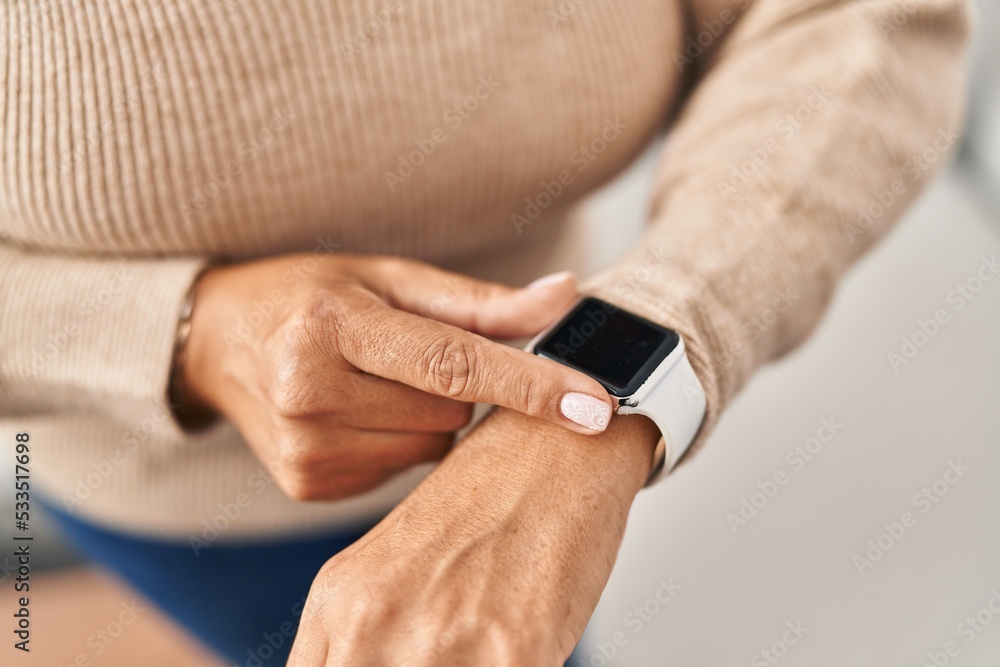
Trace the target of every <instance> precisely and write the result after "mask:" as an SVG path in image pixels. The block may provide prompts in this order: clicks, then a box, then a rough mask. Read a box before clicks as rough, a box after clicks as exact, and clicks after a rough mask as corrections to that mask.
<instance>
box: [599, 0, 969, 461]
mask: <svg viewBox="0 0 1000 667" xmlns="http://www.w3.org/2000/svg"><path fill="white" fill-rule="evenodd" d="M706 4H707V2H706ZM714 4H717V3H714ZM734 7H735V5H734ZM699 11H701V13H702V14H704V13H705V6H702V7H700V8H694V9H692V12H691V13H692V14H693V15H695V16H697V17H698V18H697V19H695V20H692V22H691V23H692V26H691V29H690V30H689V33H690V34H691V36H692V39H689V40H686V42H685V44H687V45H688V47H689V49H688V51H686V52H685V53H684V54H676V55H677V57H676V58H675V63H676V64H677V66H678V68H680V69H682V70H683V69H684V68H685V67H686V66H689V65H690V66H691V71H695V70H698V71H701V72H702V73H701V75H700V78H699V80H698V81H697V83H696V86H695V87H694V89H693V92H692V94H691V95H690V97H689V98H688V99H687V100H686V104H685V105H684V107H683V109H682V110H681V112H680V114H679V116H678V118H677V121H676V123H675V125H674V126H673V129H672V131H671V133H670V134H669V135H668V139H667V145H666V147H665V149H664V151H665V152H664V154H663V156H662V162H661V166H660V169H659V170H658V176H657V180H656V185H655V190H654V201H653V205H652V213H651V224H650V226H649V229H648V230H647V232H646V233H645V235H644V237H643V239H642V242H641V243H639V244H638V245H637V246H636V247H635V248H633V249H632V251H631V252H630V253H629V254H628V255H627V256H626V257H625V258H624V259H623V260H621V261H619V262H618V263H616V264H615V265H613V266H612V267H610V268H608V269H606V270H605V271H603V272H601V273H600V274H599V275H597V276H596V277H594V279H593V280H591V281H590V282H589V283H588V284H587V285H585V288H586V289H587V291H589V292H591V293H595V294H597V295H598V296H601V297H603V298H605V299H606V300H608V301H611V302H613V303H616V304H618V305H620V306H622V307H625V308H628V309H630V310H633V311H635V312H638V313H641V314H644V315H645V316H646V317H649V318H650V319H652V320H654V321H659V322H662V323H663V324H666V325H668V326H671V327H673V328H674V329H676V330H677V331H679V332H680V333H681V334H682V336H683V337H684V338H685V342H686V344H687V347H688V354H689V356H690V358H691V363H692V365H693V366H694V368H695V371H696V373H697V374H698V376H699V379H701V381H702V384H703V385H704V389H705V393H706V398H707V403H708V414H707V416H706V421H705V423H704V425H703V427H702V430H701V432H700V433H699V435H698V438H697V441H696V442H695V443H694V445H693V449H696V448H697V447H698V446H699V445H701V444H702V443H703V442H704V440H705V438H706V436H707V435H708V434H709V433H710V432H711V431H712V429H713V427H714V426H715V424H716V422H717V420H718V418H719V416H720V414H721V413H722V411H723V409H724V407H725V406H726V404H727V403H728V402H729V401H730V400H731V398H732V397H733V395H734V394H735V393H736V392H737V391H738V390H739V389H740V387H741V386H743V385H744V383H745V382H746V381H747V379H748V378H749V376H750V375H751V373H753V371H754V370H755V369H756V368H757V367H758V366H760V365H761V364H763V363H764V362H766V361H768V360H771V359H774V358H776V357H778V356H779V355H781V354H783V353H784V352H786V351H788V350H790V349H791V348H793V347H795V346H796V345H797V344H798V343H800V342H801V341H802V340H803V339H804V338H805V337H806V336H807V335H808V334H809V332H810V331H811V330H812V329H813V328H814V327H815V325H816V324H817V322H818V321H819V319H820V317H821V315H822V313H823V311H824V309H825V308H826V305H827V303H828V301H829V299H830V297H831V294H832V292H833V290H834V287H835V285H836V282H837V280H838V279H839V278H840V276H841V275H842V274H843V273H844V272H845V271H846V270H847V269H848V267H849V266H850V265H851V263H852V262H854V261H855V260H856V259H857V258H858V257H859V256H860V255H861V254H862V253H864V252H865V250H866V249H867V248H869V247H870V246H871V245H872V244H873V243H874V242H875V241H876V240H877V239H878V238H879V237H881V236H882V235H883V234H884V233H885V232H886V230H887V229H888V228H889V227H890V226H891V224H892V223H893V222H894V221H895V220H896V218H897V217H898V216H899V215H900V214H901V213H902V212H903V210H904V209H905V207H906V205H907V204H908V203H909V202H910V201H911V200H912V199H913V198H914V197H915V195H916V194H918V192H919V191H920V190H921V188H922V187H923V186H924V185H925V184H926V183H927V181H928V180H929V178H930V176H931V175H932V174H933V172H934V171H935V170H936V168H938V167H939V166H940V165H941V164H942V163H943V162H945V161H946V155H947V154H948V153H949V151H950V149H951V148H952V147H953V146H954V144H956V142H957V139H958V134H957V133H958V130H959V125H960V122H961V117H962V99H963V92H964V86H965V80H964V58H965V51H966V43H967V37H968V32H969V27H968V11H969V10H968V7H967V5H966V4H965V2H964V1H963V0H913V1H912V2H910V1H907V2H899V0H865V1H854V2H847V1H845V2H838V1H831V0H798V1H793V2H789V1H788V0H758V1H757V2H756V3H755V4H753V5H752V6H751V7H750V8H749V9H748V10H747V11H746V13H744V14H743V15H742V16H741V17H740V18H739V19H738V20H735V21H733V19H732V17H733V14H731V13H730V14H724V15H722V17H721V18H722V19H723V22H728V23H733V25H732V27H731V29H730V30H729V31H728V33H727V34H725V35H724V37H719V38H715V39H718V40H719V42H720V43H719V44H712V45H706V46H707V48H705V49H698V48H690V47H691V45H692V44H699V42H698V41H697V40H702V42H701V43H704V42H709V41H711V39H710V37H709V35H711V33H710V32H706V33H703V34H700V35H698V34H697V33H698V28H696V27H694V25H693V24H694V23H695V21H697V23H698V26H701V24H702V23H705V22H704V21H702V20H701V19H706V20H709V21H710V20H711V18H713V17H711V16H709V17H705V16H699V15H698V13H699ZM711 11H713V12H714V11H715V10H714V9H713V10H711ZM727 18H728V19H729V20H728V21H725V19H727ZM718 23H720V21H716V22H715V23H713V24H712V25H715V24H718ZM705 25H710V24H709V23H705ZM699 57H700V58H705V59H706V60H707V62H697V59H698V58H699ZM685 73H687V72H685Z"/></svg>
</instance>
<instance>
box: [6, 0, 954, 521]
mask: <svg viewBox="0 0 1000 667" xmlns="http://www.w3.org/2000/svg"><path fill="white" fill-rule="evenodd" d="M748 6H749V9H747V7H748ZM967 12H968V10H967V8H966V6H965V4H964V3H963V2H962V1H961V0H915V1H914V2H912V3H903V2H899V1H897V0H866V1H864V2H830V1H828V0H757V2H755V3H753V4H752V6H750V3H749V2H747V1H746V0H692V1H691V2H682V1H680V0H634V1H632V2H619V1H615V0H507V1H505V2H485V1H483V0H423V1H418V0H384V1H382V0H167V1H165V2H153V1H145V0H65V1H60V0H53V1H48V2H40V1H36V0H3V1H2V3H0V76H2V77H3V86H2V89H0V90H2V92H0V118H2V121H0V133H2V135H0V170H2V171H0V235H2V237H0V418H2V426H3V434H2V435H3V440H4V442H12V434H13V432H15V431H18V430H28V431H30V432H31V436H32V442H33V443H34V450H33V455H34V475H35V481H36V482H37V483H38V484H39V485H41V486H42V487H43V488H44V489H45V490H46V491H47V493H48V494H49V495H50V496H51V497H53V498H54V499H55V500H56V501H57V502H60V503H62V504H65V505H66V506H67V507H70V508H71V509H72V510H73V511H74V512H77V513H78V514H79V515H80V516H83V517H86V518H89V519H91V520H94V521H98V522H101V523H105V524H112V525H117V526H119V527H121V528H123V529H126V530H135V531H145V532H151V533H156V534H162V535H174V536H176V537H186V536H188V535H191V534H202V533H203V532H204V530H205V529H204V526H205V522H212V521H213V520H215V521H216V523H219V524H224V523H227V524H229V525H230V528H229V530H227V531H226V532H225V535H224V536H223V538H220V539H230V538H231V537H238V536H246V535H251V534H258V535H259V534H267V533H274V532H278V531H302V530H306V529H310V528H317V527H321V526H328V525H333V524H338V523H345V522H352V521H363V520H366V519H368V518H370V517H372V516H376V515H377V514H379V513H380V512H382V511H384V510H385V509H386V508H387V507H388V506H390V505H391V504H392V503H393V502H395V501H396V500H397V499H398V498H399V496H400V494H401V493H403V492H404V491H405V489H406V488H407V487H408V485H410V484H412V481H413V480H412V478H411V479H409V480H407V479H403V480H398V481H397V482H395V483H393V484H390V485H388V486H387V487H384V488H383V489H380V490H377V491H375V492H373V493H370V494H367V495H365V496H362V497H359V498H355V499H352V500H348V501H344V502H338V503H329V504H313V505H306V504H298V503H293V502H292V501H289V500H286V499H284V498H283V497H282V496H281V494H280V492H279V491H278V490H277V488H276V487H275V486H274V485H273V484H270V483H269V482H268V480H267V477H266V473H265V472H264V471H263V470H261V469H260V467H259V464H257V463H256V462H255V460H254V459H253V457H252V456H251V455H250V453H249V452H248V451H247V449H246V447H245V445H244V444H243V443H242V442H241V440H240V438H239V436H238V434H237V433H236V432H235V431H234V429H232V428H231V427H230V426H227V425H223V426H221V427H219V428H217V429H215V430H213V431H211V432H209V433H207V434H205V435H203V436H200V437H197V438H188V437H185V436H183V435H182V434H181V433H180V432H179V431H178V430H177V428H176V427H175V425H174V424H173V423H172V421H171V419H170V417H169V410H168V407H167V405H166V403H165V398H164V390H165V385H166V381H167V373H168V367H169V364H170V357H171V346H172V343H173V337H174V331H175V326H176V318H177V314H178V308H179V305H180V302H181V300H182V297H183V294H184V293H185V291H186V290H187V289H188V286H189V284H190V282H191V281H192V278H193V276H194V275H195V273H196V272H197V270H198V268H199V267H200V266H201V265H202V264H203V262H204V261H206V260H207V259H210V258H218V257H227V258H232V259H242V258H251V257H258V256H261V255H268V254H275V253H282V252H287V251H293V250H296V251H302V250H305V251H308V250H316V251H317V252H345V251H350V252H378V253H389V254H398V255H407V256H413V257H418V258H422V259H426V260H429V261H433V262H438V263H446V264H461V263H463V262H464V264H465V265H468V266H475V265H476V263H477V258H479V257H487V256H495V255H496V254H497V253H499V252H506V253H510V255H511V256H513V257H516V256H518V255H522V254H523V251H525V250H526V249H527V248H529V247H531V246H533V245H536V244H539V243H541V242H542V239H543V238H544V237H545V229H546V228H547V226H549V225H557V224H559V222H558V221H559V220H560V219H561V218H562V211H563V210H565V209H566V207H567V206H568V205H569V204H570V203H572V202H574V201H576V200H578V199H579V198H580V197H581V196H582V195H584V194H586V193H587V192H588V191H590V190H592V189H593V188H594V187H596V186H597V185H599V184H601V183H603V182H605V181H607V180H608V179H609V178H610V177H612V176H613V175H615V174H616V173H617V172H619V171H620V170H621V169H622V168H623V167H624V166H625V165H626V164H627V163H628V162H629V160H630V159H631V158H632V157H634V156H635V155H636V154H637V153H638V152H639V151H640V150H641V149H642V148H643V147H644V146H645V145H646V144H647V143H648V142H649V141H650V139H651V138H652V137H653V136H654V134H655V133H656V132H657V131H658V130H659V129H661V128H662V127H664V126H665V125H666V124H667V123H669V124H670V128H671V132H670V135H669V140H668V144H667V148H666V150H665V152H664V154H663V157H662V166H661V168H660V170H659V176H658V180H657V186H656V190H655V198H654V201H653V202H652V203H651V204H652V205H651V216H650V221H651V224H650V227H649V230H648V233H647V234H646V236H645V238H644V239H643V241H642V242H641V243H640V244H639V245H638V246H637V247H636V248H634V250H633V251H632V252H631V253H630V254H629V255H628V256H627V257H626V258H625V259H623V260H621V261H619V262H617V263H616V264H615V265H614V266H612V267H609V268H608V269H607V270H606V271H604V272H602V273H601V274H600V275H598V276H595V277H593V278H592V279H591V280H590V281H589V282H588V288H589V289H591V290H594V291H596V292H597V293H599V294H600V295H602V296H603V297H604V298H606V299H608V300H611V301H613V302H615V303H618V304H620V305H622V306H624V307H627V308H629V309H632V310H634V311H638V312H640V313H643V314H645V315H646V316H648V317H650V318H651V319H654V320H657V321H660V322H662V323H664V324H666V325H668V326H671V327H673V328H675V329H677V330H679V331H680V332H681V334H682V335H683V336H684V337H685V339H686V341H687V345H688V350H689V354H690V356H691V358H692V363H693V364H694V366H695V369H696V371H697V373H698V374H699V376H700V377H701V379H702V382H703V383H704V385H705V389H706V393H707V395H708V403H709V416H708V423H707V426H706V428H705V429H703V432H702V436H701V438H700V440H704V436H705V435H706V434H707V433H709V432H710V431H711V428H712V425H713V424H714V423H715V422H716V420H717V419H718V418H719V415H720V413H721V411H722V410H723V408H724V407H725V405H726V403H727V402H728V401H729V400H730V399H731V397H732V396H733V395H734V393H735V392H736V391H737V390H738V389H739V388H740V387H741V386H742V385H743V384H744V383H745V381H746V380H747V378H748V377H749V376H750V374H751V373H752V372H753V371H754V369H756V368H757V367H758V366H759V365H761V364H762V363H764V362H766V361H767V360H769V359H772V358H774V357H776V356H777V355H780V354H782V353H783V352H785V351H787V350H789V349H790V348H792V347H793V346H795V345H796V344H797V343H798V342H799V341H801V340H802V339H803V338H804V337H805V336H806V335H807V334H808V332H809V331H810V330H811V329H812V328H813V327H814V326H815V325H816V323H817V321H818V320H819V318H820V315H821V313H822V312H823V309H824V307H825V304H826V303H827V301H828V299H829V297H830V295H831V293H832V291H833V289H834V287H835V284H836V282H837V279H838V278H839V276H841V274H842V273H843V272H844V271H845V270H846V269H847V268H848V266H849V265H850V264H851V262H852V261H853V260H855V259H856V258H857V257H858V256H859V255H860V254H861V253H862V252H863V251H864V250H865V249H866V248H868V247H869V246H870V245H871V244H872V243H873V242H874V241H875V240H876V239H877V238H878V237H879V236H881V235H882V233H883V232H884V231H885V230H886V229H887V228H888V227H889V225H890V224H891V222H892V221H893V220H894V219H896V218H897V216H898V215H899V214H900V212H901V211H902V210H903V208H904V206H905V204H906V203H907V202H908V201H909V200H910V199H912V198H913V197H914V196H915V195H916V194H917V193H918V192H919V190H920V189H921V187H922V186H923V185H924V183H925V182H926V181H927V180H928V178H929V177H930V175H931V173H932V171H933V168H932V166H931V165H940V164H941V162H942V160H940V159H937V158H936V157H935V159H933V160H932V159H931V157H934V156H936V155H938V153H939V152H940V151H944V150H947V148H948V147H949V146H950V144H952V143H954V134H953V133H954V131H955V130H956V129H957V126H958V124H959V123H960V115H961V102H960V101H961V99H962V88H963V71H962V59H963V55H964V48H965V42H966V35H967ZM560 181H561V182H560ZM895 182H898V183H899V184H900V185H899V186H898V187H897V186H894V183H895ZM894 187H895V188H896V190H897V192H896V194H895V195H894V197H893V198H894V199H895V202H894V203H893V204H892V205H889V206H884V205H883V204H882V203H880V201H879V193H881V192H883V191H886V190H892V189H893V188H894ZM607 224H608V225H612V226H613V225H614V224H615V221H614V220H608V221H607ZM538 268H539V271H534V273H535V274H537V273H538V272H540V268H541V267H538ZM531 272H533V271H532V269H530V268H529V273H531ZM241 494H243V495H241ZM246 499H249V500H248V501H247V502H246V503H243V502H242V500H246ZM238 501H239V502H238ZM234 503H235V506H236V507H238V509H237V510H236V513H237V516H236V518H233V519H231V520H230V521H228V522H226V521H218V517H219V515H221V514H224V513H225V512H227V511H228V512H229V513H232V512H233V511H234V510H233V507H234ZM244 505H245V506H244ZM227 508H228V509H227Z"/></svg>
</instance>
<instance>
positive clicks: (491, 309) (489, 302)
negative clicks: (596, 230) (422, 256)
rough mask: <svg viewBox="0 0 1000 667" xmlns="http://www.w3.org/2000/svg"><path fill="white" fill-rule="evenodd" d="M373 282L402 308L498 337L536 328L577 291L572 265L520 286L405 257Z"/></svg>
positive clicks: (526, 333) (549, 320)
mask: <svg viewBox="0 0 1000 667" xmlns="http://www.w3.org/2000/svg"><path fill="white" fill-rule="evenodd" d="M375 282H377V283H378V284H377V285H373V287H375V288H376V289H377V290H378V291H379V292H381V293H382V294H383V295H384V296H385V297H386V298H387V299H388V300H389V302H390V303H392V305H393V306H395V307H396V308H399V309H400V310H405V311H407V312H410V313H414V314H418V315H424V316H425V317H429V318H431V319H435V320H437V321H439V322H444V323H446V324H452V325H454V326H456V327H459V328H461V329H465V330H466V331H472V332H475V333H478V334H482V335H484V336H494V337H497V338H519V337H521V336H532V335H534V334H536V333H538V332H539V331H541V330H542V329H544V328H545V327H546V326H547V325H549V324H551V323H552V321H553V319H554V318H555V317H556V316H557V315H558V314H559V313H562V312H563V311H565V310H566V308H568V307H569V305H570V303H572V301H573V300H574V299H575V298H576V296H577V293H576V279H575V278H574V277H573V274H572V273H570V272H569V271H560V272H558V273H553V274H550V275H548V276H545V277H543V278H539V279H538V280H536V281H535V282H533V283H531V284H530V285H528V286H527V287H523V288H517V287H510V286H507V285H502V284H500V283H495V282H490V281H485V280H479V279H476V278H471V277H469V276H463V275H461V274H458V273H452V272H450V271H444V270H442V269H438V268H436V267H433V266H430V265H427V264H423V263H420V262H412V261H407V260H404V261H403V262H399V263H395V264H393V265H390V266H388V267H386V268H384V269H383V270H382V271H381V272H380V274H379V275H378V276H376V277H375Z"/></svg>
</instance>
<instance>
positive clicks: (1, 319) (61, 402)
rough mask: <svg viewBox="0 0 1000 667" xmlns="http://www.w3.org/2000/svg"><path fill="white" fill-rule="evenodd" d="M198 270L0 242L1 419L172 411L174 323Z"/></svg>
mask: <svg viewBox="0 0 1000 667" xmlns="http://www.w3.org/2000/svg"><path fill="white" fill-rule="evenodd" d="M201 267H202V262H201V261H200V260H197V259H163V260H150V259H100V258H85V257H73V256H67V255H54V254H43V253H36V252H31V251H28V250H23V249H20V248H18V247H15V246H12V245H9V244H0V417H7V416H14V415H37V414H45V413H55V412H61V413H65V412H70V411H94V410H96V411H100V412H103V413H105V414H108V415H111V416H113V417H116V418H119V419H121V420H124V421H130V422H131V421H134V420H135V419H136V416H137V415H152V414H155V415H163V414H170V412H169V405H168V404H167V399H166V387H167V378H168V374H169V370H170V363H171V359H172V355H173V345H174V337H175V334H176V331H177V318H178V314H179V310H180V307H181V304H182V301H183V299H184V296H185V294H186V293H187V290H188V288H189V286H190V284H191V282H192V280H193V279H194V277H195V275H196V274H197V272H198V271H199V270H200V268H201ZM167 421H168V423H172V420H167Z"/></svg>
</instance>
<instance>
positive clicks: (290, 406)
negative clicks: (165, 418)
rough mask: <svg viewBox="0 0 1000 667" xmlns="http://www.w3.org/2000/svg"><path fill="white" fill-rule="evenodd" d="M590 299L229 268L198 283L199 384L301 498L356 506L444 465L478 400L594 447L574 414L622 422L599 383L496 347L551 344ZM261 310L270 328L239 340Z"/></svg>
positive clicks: (318, 264) (558, 286) (440, 274)
mask: <svg viewBox="0 0 1000 667" xmlns="http://www.w3.org/2000/svg"><path fill="white" fill-rule="evenodd" d="M311 262H315V263H314V264H313V263H311ZM304 266H313V267H314V270H312V271H310V272H308V273H306V274H304V272H303V270H302V267H304ZM303 275H304V277H302V276H303ZM290 276H291V277H293V278H294V279H292V280H289V277H290ZM575 293H576V288H575V284H574V282H573V280H572V277H571V276H568V275H567V276H566V278H565V279H563V280H560V281H557V282H554V283H550V284H548V285H546V286H543V287H540V288H536V289H513V288H509V287H505V286H502V285H498V284H495V283H485V282H481V281H477V280H473V279H471V278H467V277H463V276H458V275H455V274H450V273H447V272H445V271H441V270H438V269H436V268H433V267H430V266H428V265H426V264H422V263H419V262H414V261H410V260H404V259H397V258H386V257H359V256H350V255H337V256H335V257H326V258H322V259H314V258H313V257H312V255H288V256H283V257H279V258H275V259H267V260H261V261H257V262H250V263H246V264H238V265H234V266H228V267H223V268H218V269H215V270H212V271H209V272H208V273H206V274H205V275H204V276H203V277H202V278H201V280H200V281H199V283H198V285H197V291H196V294H195V309H194V312H193V314H192V318H191V333H190V337H189V340H188V353H187V358H186V363H185V366H184V369H183V372H184V382H185V384H186V387H187V390H188V392H189V393H190V394H191V395H193V397H194V399H195V400H196V401H200V402H202V403H205V404H206V405H207V406H209V407H211V408H212V409H214V410H216V411H218V412H221V413H222V414H224V415H225V416H226V417H227V418H228V419H229V420H230V421H231V422H232V423H233V424H235V425H236V427H237V428H238V429H239V430H240V433H241V434H242V435H243V436H244V438H245V439H246V441H247V442H248V443H249V445H250V447H251V449H252V450H253V452H254V453H255V454H256V456H257V457H258V458H259V459H260V460H261V461H262V462H263V463H264V464H265V465H267V469H268V470H270V471H271V472H272V474H273V475H274V477H275V481H276V482H277V484H278V485H279V486H280V487H281V489H282V490H283V491H284V492H285V493H286V494H287V495H289V496H290V497H292V498H295V499H297V500H333V499H336V498H343V497H345V496H350V495H354V494H357V493H360V492H362V491H365V490H368V489H370V488H372V487H375V486H377V485H379V484H381V483H382V482H384V481H385V480H387V479H389V478H390V477H392V476H393V475H395V474H396V473H398V472H399V471H401V470H403V469H405V468H407V467H409V466H412V465H414V464H416V463H421V462H426V461H436V460H439V459H441V458H442V457H443V456H444V455H445V454H447V453H448V451H450V449H451V446H452V443H453V436H454V432H455V431H456V430H458V429H460V428H462V427H463V426H465V425H466V424H467V423H468V422H469V419H470V417H471V414H472V403H473V402H481V403H491V404H494V405H502V406H507V407H509V408H512V409H514V410H517V411H519V412H521V413H524V414H529V415H533V416H535V417H538V418H540V419H545V420H548V421H550V422H553V423H555V424H558V425H560V427H562V428H565V429H570V430H573V431H576V432H579V433H582V434H593V433H594V432H593V431H590V430H589V429H587V428H585V427H583V426H580V425H578V424H576V423H574V422H572V421H570V420H569V419H567V418H566V417H564V416H563V415H562V413H561V412H560V411H559V404H560V400H561V399H562V397H563V396H564V395H565V394H566V393H567V392H580V393H585V394H588V395H591V396H594V397H596V398H598V399H600V400H601V401H603V402H604V403H606V404H607V405H608V406H609V410H610V409H611V405H612V404H611V398H610V397H609V396H608V394H607V392H606V391H605V390H604V388H603V387H602V386H601V385H600V384H599V383H598V382H596V381H595V380H593V379H592V378H590V377H587V376H586V375H583V374H582V373H578V372H576V371H573V370H571V369H569V368H567V367H565V366H562V365H561V364H557V363H555V362H553V361H549V360H545V359H541V358H539V357H536V356H534V355H531V354H528V353H526V352H523V351H521V350H516V349H513V348H511V347H509V346H506V345H502V344H500V343H496V342H492V341H490V340H487V339H486V338H484V337H483V336H485V335H488V336H496V337H506V338H514V337H521V336H527V335H530V334H533V333H536V332H537V331H539V330H540V329H542V328H543V327H544V326H545V325H546V324H548V323H549V321H550V320H551V319H552V318H553V317H554V315H555V314H558V313H560V312H562V311H563V310H564V309H565V308H566V307H567V306H568V305H569V303H570V302H571V301H572V300H573V298H574V297H575ZM261 303H269V304H270V307H271V311H270V314H269V315H268V316H266V317H264V318H263V321H262V322H258V320H257V319H254V320H253V321H254V322H258V324H257V326H253V327H247V328H248V329H249V334H248V335H245V336H238V335H237V334H239V333H241V332H242V333H243V334H246V333H247V328H244V329H242V330H241V328H240V323H241V321H242V322H246V321H248V320H247V319H246V316H247V314H248V313H251V312H254V310H255V309H257V311H258V312H260V311H261V308H260V306H259V304H261ZM478 334H482V335H478Z"/></svg>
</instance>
